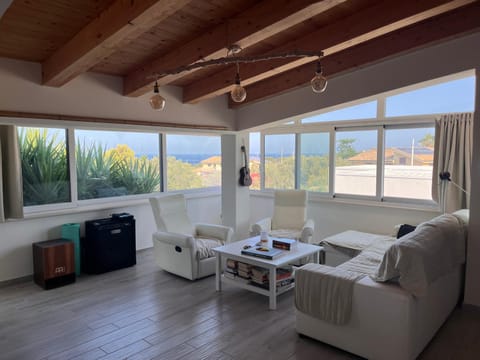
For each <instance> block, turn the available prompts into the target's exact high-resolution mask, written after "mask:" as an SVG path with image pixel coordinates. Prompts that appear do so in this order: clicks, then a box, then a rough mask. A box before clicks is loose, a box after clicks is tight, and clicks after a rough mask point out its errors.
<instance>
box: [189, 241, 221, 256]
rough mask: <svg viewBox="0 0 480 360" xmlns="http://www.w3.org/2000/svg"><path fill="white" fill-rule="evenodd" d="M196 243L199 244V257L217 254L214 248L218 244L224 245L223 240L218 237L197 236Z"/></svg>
mask: <svg viewBox="0 0 480 360" xmlns="http://www.w3.org/2000/svg"><path fill="white" fill-rule="evenodd" d="M195 243H196V245H197V254H196V256H197V259H198V260H202V259H207V258H210V257H214V256H215V252H214V251H213V250H212V249H213V248H216V247H218V246H222V245H223V244H222V242H221V241H219V240H217V239H208V238H200V237H199V238H196V239H195Z"/></svg>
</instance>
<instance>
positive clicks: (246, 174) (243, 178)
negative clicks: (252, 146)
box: [238, 146, 252, 186]
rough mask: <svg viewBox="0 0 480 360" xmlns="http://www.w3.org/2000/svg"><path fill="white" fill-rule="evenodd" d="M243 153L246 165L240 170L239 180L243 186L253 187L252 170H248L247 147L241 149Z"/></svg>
mask: <svg viewBox="0 0 480 360" xmlns="http://www.w3.org/2000/svg"><path fill="white" fill-rule="evenodd" d="M241 149H242V152H243V160H244V162H245V165H244V166H242V168H241V169H240V179H239V180H238V182H239V184H240V185H241V186H250V185H252V178H251V177H250V169H249V168H248V160H247V152H246V150H245V146H242V147H241Z"/></svg>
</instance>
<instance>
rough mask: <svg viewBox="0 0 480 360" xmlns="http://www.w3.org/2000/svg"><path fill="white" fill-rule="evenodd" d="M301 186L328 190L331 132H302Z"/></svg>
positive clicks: (308, 188) (319, 190)
mask: <svg viewBox="0 0 480 360" xmlns="http://www.w3.org/2000/svg"><path fill="white" fill-rule="evenodd" d="M300 143H301V151H300V156H301V161H300V188H301V189H305V190H309V191H317V192H328V169H329V168H328V165H329V143H330V134H329V133H327V132H324V133H316V134H301V135H300Z"/></svg>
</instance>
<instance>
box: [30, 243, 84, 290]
mask: <svg viewBox="0 0 480 360" xmlns="http://www.w3.org/2000/svg"><path fill="white" fill-rule="evenodd" d="M32 246H33V271H34V275H33V278H34V281H35V283H37V284H38V285H40V286H41V287H43V288H44V289H47V290H48V289H53V288H56V287H59V286H63V285H67V284H71V283H73V282H75V255H74V244H73V241H70V240H65V239H56V240H47V241H40V242H36V243H33V244H32Z"/></svg>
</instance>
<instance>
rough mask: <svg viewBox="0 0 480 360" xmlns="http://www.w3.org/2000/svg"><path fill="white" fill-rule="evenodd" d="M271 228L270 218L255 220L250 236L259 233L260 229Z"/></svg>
mask: <svg viewBox="0 0 480 360" xmlns="http://www.w3.org/2000/svg"><path fill="white" fill-rule="evenodd" d="M270 230H272V218H270V217H268V218H265V219H262V220H259V221H257V222H256V223H255V224H253V225H252V234H251V235H252V236H257V235H260V232H261V231H268V232H270Z"/></svg>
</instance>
